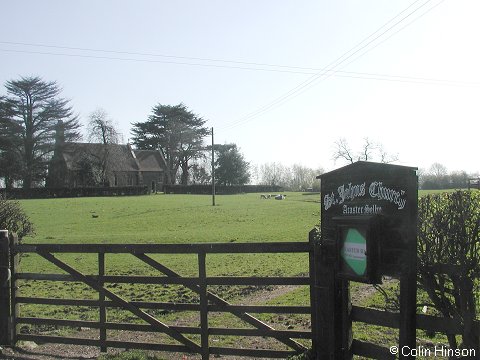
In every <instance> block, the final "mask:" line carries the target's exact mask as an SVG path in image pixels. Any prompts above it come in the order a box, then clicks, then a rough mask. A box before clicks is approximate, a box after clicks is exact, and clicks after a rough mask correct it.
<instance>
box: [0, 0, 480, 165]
mask: <svg viewBox="0 0 480 360" xmlns="http://www.w3.org/2000/svg"><path fill="white" fill-rule="evenodd" d="M0 11H1V13H2V15H3V16H2V21H1V22H0V82H1V83H2V84H5V82H6V81H9V80H15V79H18V78H20V77H21V76H40V77H41V78H43V79H44V80H46V81H56V82H57V83H58V84H59V85H60V86H61V88H62V89H63V90H62V96H63V97H65V98H68V99H70V101H71V105H72V106H73V108H74V111H75V112H76V113H77V114H79V117H80V121H81V122H82V123H83V124H86V123H87V122H88V116H89V114H91V113H92V112H93V111H94V110H95V109H98V108H102V109H104V110H105V111H106V112H107V113H108V114H109V116H110V117H111V119H112V120H113V121H114V122H115V123H116V124H117V125H118V128H119V129H120V131H121V132H122V133H123V135H124V138H125V141H127V140H128V138H129V137H130V136H131V135H130V129H131V124H132V123H134V122H142V121H146V120H147V118H148V116H149V115H150V114H151V111H152V108H153V107H154V106H155V105H156V104H163V105H176V104H179V103H184V104H185V105H186V106H187V107H188V108H189V109H190V110H192V111H193V112H194V113H196V114H197V115H199V116H201V117H202V118H204V119H205V120H207V122H206V126H208V127H213V128H214V134H215V143H222V144H224V143H235V144H237V146H239V148H240V151H241V152H242V153H243V155H244V156H245V159H246V160H247V161H249V162H250V163H251V164H253V165H254V164H264V163H273V162H276V163H281V164H283V165H285V166H291V165H293V164H300V165H303V166H307V167H311V168H315V169H317V168H323V169H324V170H326V171H329V170H333V169H335V168H338V167H340V166H343V165H345V164H346V163H345V162H342V161H340V160H337V161H334V160H333V155H334V153H335V149H336V148H335V143H336V142H338V141H339V140H340V139H345V140H346V141H347V142H348V144H349V145H350V146H351V148H352V151H354V152H355V151H357V150H360V149H361V147H362V144H363V142H364V139H365V138H368V139H369V140H370V141H371V142H375V143H379V144H381V145H382V147H383V149H384V151H386V152H387V153H389V154H391V155H393V156H396V157H398V161H397V162H396V163H397V164H399V165H406V166H414V167H418V168H420V169H425V170H428V169H429V167H430V166H431V165H432V164H433V163H441V164H443V165H444V166H445V167H446V168H447V170H448V171H449V172H451V171H461V170H464V171H467V172H468V173H471V174H473V173H479V172H480V161H479V156H480V152H479V142H480V126H479V119H480V67H479V64H480V46H479V45H478V36H479V34H480V22H479V21H478V14H479V13H480V2H479V1H478V0H416V1H415V0H389V1H385V0H362V1H360V0H338V1H337V0H335V1H326V0H315V1H314V0H304V1H293V0H262V1H259V0H256V1H253V0H242V1H238V0H237V1H235V0H230V1H220V0H216V1H206V0H180V1H165V0H136V1H133V0H131V1H125V0H103V1H91V0H83V1H65V0H55V1H54V0H44V1H35V0H24V1H5V0H4V1H1V2H0ZM4 94H6V91H5V88H4V87H3V86H2V87H1V90H0V95H4ZM210 141H211V140H210V139H206V143H209V142H210Z"/></svg>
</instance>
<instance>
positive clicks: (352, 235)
mask: <svg viewBox="0 0 480 360" xmlns="http://www.w3.org/2000/svg"><path fill="white" fill-rule="evenodd" d="M366 251H367V241H366V239H365V236H364V235H363V234H362V233H361V232H360V231H358V230H357V229H355V228H351V229H348V230H347V234H346V236H345V240H344V243H343V247H342V249H341V252H340V255H341V256H342V257H343V259H344V260H345V262H346V263H347V265H348V266H350V267H351V268H352V270H353V271H354V272H355V274H357V275H359V276H362V275H364V274H365V270H366V269H367V255H366V254H365V253H366Z"/></svg>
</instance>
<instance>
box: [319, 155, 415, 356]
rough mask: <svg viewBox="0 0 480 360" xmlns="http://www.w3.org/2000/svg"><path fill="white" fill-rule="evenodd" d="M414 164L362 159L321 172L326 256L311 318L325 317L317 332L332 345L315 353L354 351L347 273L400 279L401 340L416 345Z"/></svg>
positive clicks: (371, 279)
mask: <svg viewBox="0 0 480 360" xmlns="http://www.w3.org/2000/svg"><path fill="white" fill-rule="evenodd" d="M416 170H417V169H416V168H413V167H405V166H398V165H390V164H379V163H372V162H363V161H359V162H356V163H353V164H351V165H348V166H345V167H342V168H340V169H337V170H334V171H331V172H329V173H326V174H323V175H321V176H319V177H318V178H320V179H321V196H322V199H321V200H322V201H321V207H322V211H321V238H320V239H319V244H320V245H319V246H320V248H322V251H323V253H324V256H323V257H322V259H321V261H320V262H322V263H321V264H317V265H316V267H317V270H316V272H315V273H316V278H315V281H316V286H317V287H319V288H322V289H323V290H322V291H323V294H322V296H323V297H324V298H323V302H322V306H321V307H320V308H318V309H316V311H317V315H316V318H317V319H320V321H321V320H322V319H323V320H328V321H324V323H323V324H321V325H319V330H318V331H319V332H320V331H323V332H324V333H331V334H335V337H334V341H333V344H332V346H331V347H330V348H328V349H323V348H320V349H319V351H317V354H316V356H317V358H318V359H351V358H352V356H353V352H354V349H352V343H353V334H352V329H351V323H352V321H351V317H350V311H351V303H350V294H349V281H358V282H363V283H369V284H380V283H381V281H382V276H384V275H388V276H391V277H396V278H398V279H400V329H399V332H400V333H399V338H400V339H399V342H400V343H399V346H400V348H401V347H403V346H409V347H410V348H412V349H413V348H415V340H416V326H415V316H416V244H417V204H418V179H417V175H416ZM317 262H318V261H317ZM322 277H323V278H322ZM327 284H330V285H329V286H330V287H331V289H330V290H328V291H327V290H325V289H324V286H326V285H327ZM319 292H320V290H319ZM326 292H328V293H326ZM317 296H320V293H319V294H318V295H317ZM325 296H328V297H329V300H326V299H325ZM323 305H325V306H323ZM317 306H318V304H317ZM322 349H323V350H322ZM322 351H323V352H322ZM400 358H401V359H405V358H409V357H402V356H401V357H400Z"/></svg>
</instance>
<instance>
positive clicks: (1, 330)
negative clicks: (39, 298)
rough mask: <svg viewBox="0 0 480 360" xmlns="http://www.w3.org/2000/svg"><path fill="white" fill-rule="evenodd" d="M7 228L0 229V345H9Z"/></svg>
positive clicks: (8, 255) (8, 254) (8, 252)
mask: <svg viewBox="0 0 480 360" xmlns="http://www.w3.org/2000/svg"><path fill="white" fill-rule="evenodd" d="M8 242H9V240H8V230H0V345H10V341H9V340H10V339H9V319H10V266H9V257H10V251H9V243H8Z"/></svg>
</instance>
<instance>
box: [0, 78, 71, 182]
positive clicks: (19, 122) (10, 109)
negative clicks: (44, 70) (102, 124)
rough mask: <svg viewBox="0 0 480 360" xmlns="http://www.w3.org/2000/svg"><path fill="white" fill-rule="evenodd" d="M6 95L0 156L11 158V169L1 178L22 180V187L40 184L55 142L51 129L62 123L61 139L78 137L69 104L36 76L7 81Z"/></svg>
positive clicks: (2, 103)
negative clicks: (62, 134) (13, 165)
mask: <svg viewBox="0 0 480 360" xmlns="http://www.w3.org/2000/svg"><path fill="white" fill-rule="evenodd" d="M5 88H6V89H7V96H6V97H3V98H2V99H0V108H2V109H3V111H2V112H1V114H0V115H2V116H0V128H1V129H2V132H1V134H0V143H1V144H3V145H4V149H7V150H2V154H5V157H6V158H7V159H8V158H10V159H15V160H16V164H17V165H15V167H14V168H12V169H10V170H8V174H3V175H4V177H6V178H9V179H12V178H15V177H18V178H19V179H21V180H22V183H23V187H24V188H27V189H28V188H31V187H32V186H34V185H35V184H39V183H42V182H43V181H44V180H45V177H46V170H47V163H48V160H49V159H50V157H51V155H52V152H53V149H54V142H55V129H56V125H57V123H58V122H59V121H63V129H64V138H65V140H67V141H68V140H73V139H76V138H78V137H79V136H80V135H79V132H78V129H79V127H80V125H79V123H78V119H77V116H75V115H74V114H73V111H72V108H71V107H70V106H69V101H68V100H65V99H62V98H59V95H60V92H61V89H60V88H59V86H58V85H57V83H56V82H46V81H44V80H42V79H41V78H39V77H21V78H20V79H19V80H11V81H7V82H6V84H5Z"/></svg>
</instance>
